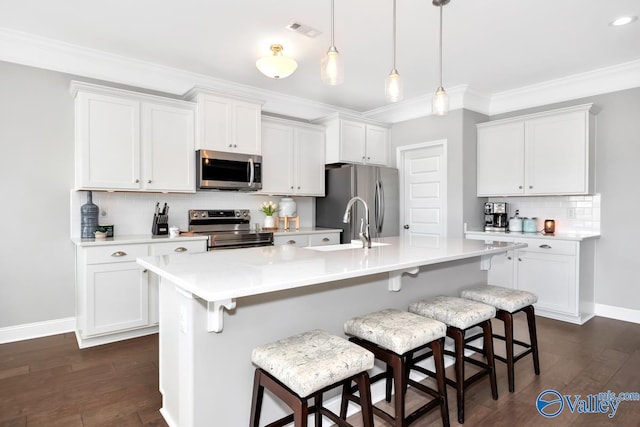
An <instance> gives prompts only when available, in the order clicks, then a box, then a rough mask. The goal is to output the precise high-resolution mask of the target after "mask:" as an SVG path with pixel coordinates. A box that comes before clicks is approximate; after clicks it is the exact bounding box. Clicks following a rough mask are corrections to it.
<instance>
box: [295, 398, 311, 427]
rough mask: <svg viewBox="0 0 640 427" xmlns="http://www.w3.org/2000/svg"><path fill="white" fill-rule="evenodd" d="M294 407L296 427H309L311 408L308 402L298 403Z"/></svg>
mask: <svg viewBox="0 0 640 427" xmlns="http://www.w3.org/2000/svg"><path fill="white" fill-rule="evenodd" d="M293 406H294V407H293V425H294V427H307V421H308V418H309V407H308V406H307V401H306V400H303V401H302V402H300V401H298V402H296V404H295V405H293Z"/></svg>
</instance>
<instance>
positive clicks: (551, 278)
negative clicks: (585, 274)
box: [515, 250, 578, 316]
mask: <svg viewBox="0 0 640 427" xmlns="http://www.w3.org/2000/svg"><path fill="white" fill-rule="evenodd" d="M516 258H517V260H516V268H515V269H516V283H517V288H518V289H522V290H525V291H530V292H533V293H535V294H536V295H538V302H537V303H536V307H539V308H540V309H544V310H548V311H554V312H557V313H561V314H568V315H572V316H575V315H577V314H578V306H577V294H576V257H575V256H571V255H556V254H544V253H539V252H530V251H527V250H519V251H517V252H516Z"/></svg>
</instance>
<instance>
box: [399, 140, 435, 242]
mask: <svg viewBox="0 0 640 427" xmlns="http://www.w3.org/2000/svg"><path fill="white" fill-rule="evenodd" d="M399 161H400V162H401V164H400V174H401V178H400V179H401V192H402V194H401V200H402V215H403V229H402V230H401V232H402V233H404V235H405V236H408V237H409V238H410V239H411V241H412V242H413V243H414V244H417V245H424V246H428V247H438V246H439V245H440V238H441V237H445V236H446V234H447V227H446V207H447V204H446V201H447V190H446V188H447V186H446V182H447V172H446V148H445V142H444V141H443V142H439V143H435V144H429V145H426V146H422V147H416V148H413V149H408V150H402V147H401V151H400V157H399Z"/></svg>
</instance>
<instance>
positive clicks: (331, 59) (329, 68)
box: [320, 46, 344, 86]
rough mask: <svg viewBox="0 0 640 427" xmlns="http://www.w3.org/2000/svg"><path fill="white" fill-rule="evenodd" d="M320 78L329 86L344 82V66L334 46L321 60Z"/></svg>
mask: <svg viewBox="0 0 640 427" xmlns="http://www.w3.org/2000/svg"><path fill="white" fill-rule="evenodd" d="M320 78H321V79H322V81H323V82H325V83H326V84H328V85H331V86H336V85H339V84H340V83H342V82H343V81H344V64H343V61H342V58H341V57H340V54H339V53H338V50H337V49H336V47H335V46H331V47H330V48H329V50H328V51H327V54H326V55H325V56H324V58H322V63H321V64H320Z"/></svg>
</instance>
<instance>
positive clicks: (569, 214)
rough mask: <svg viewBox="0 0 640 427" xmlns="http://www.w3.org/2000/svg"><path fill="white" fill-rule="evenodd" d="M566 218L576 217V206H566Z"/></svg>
mask: <svg viewBox="0 0 640 427" xmlns="http://www.w3.org/2000/svg"><path fill="white" fill-rule="evenodd" d="M567 218H568V219H576V208H567Z"/></svg>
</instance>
